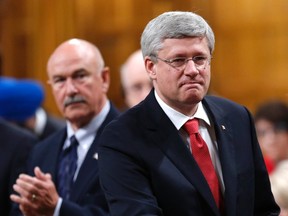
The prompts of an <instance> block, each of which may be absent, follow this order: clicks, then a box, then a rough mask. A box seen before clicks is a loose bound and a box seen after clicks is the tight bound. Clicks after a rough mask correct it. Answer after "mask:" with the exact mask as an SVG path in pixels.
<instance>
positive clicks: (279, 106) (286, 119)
mask: <svg viewBox="0 0 288 216" xmlns="http://www.w3.org/2000/svg"><path fill="white" fill-rule="evenodd" d="M254 119H255V126H256V131H257V137H258V141H259V144H260V147H261V149H262V152H263V155H264V157H265V160H266V162H267V165H268V167H267V168H268V169H269V166H270V172H271V171H272V170H273V167H274V166H276V165H277V164H278V163H279V162H281V161H282V160H286V159H288V105H287V104H286V103H285V102H283V101H280V100H271V101H267V102H265V103H263V104H261V105H259V107H258V109H256V112H255V114H254ZM269 162H270V163H269ZM269 164H270V165H269Z"/></svg>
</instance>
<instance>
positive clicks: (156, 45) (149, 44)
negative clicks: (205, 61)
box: [141, 11, 215, 57]
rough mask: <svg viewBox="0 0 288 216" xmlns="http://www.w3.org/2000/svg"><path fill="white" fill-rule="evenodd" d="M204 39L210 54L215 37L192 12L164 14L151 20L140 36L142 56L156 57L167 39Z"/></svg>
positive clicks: (202, 20) (204, 23) (204, 22)
mask: <svg viewBox="0 0 288 216" xmlns="http://www.w3.org/2000/svg"><path fill="white" fill-rule="evenodd" d="M187 37H206V38H207V41H208V47H209V50H210V53H211V54H212V53H213V51H214V44H215V37H214V33H213V31H212V29H211V27H210V26H209V25H208V23H207V22H206V21H205V20H204V19H203V18H202V17H201V16H199V15H197V14H195V13H192V12H182V11H171V12H165V13H163V14H161V15H159V16H158V17H156V18H154V19H153V20H151V21H150V22H149V23H148V24H147V26H146V27H145V29H144V31H143V33H142V36H141V49H142V54H143V56H144V57H145V56H157V54H158V52H159V51H160V50H161V49H162V43H163V41H164V40H165V39H168V38H170V39H171V38H178V39H180V38H187Z"/></svg>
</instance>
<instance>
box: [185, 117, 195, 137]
mask: <svg viewBox="0 0 288 216" xmlns="http://www.w3.org/2000/svg"><path fill="white" fill-rule="evenodd" d="M184 129H185V130H186V132H187V133H188V134H189V135H191V134H195V133H198V130H199V121H198V119H196V118H194V119H191V120H188V121H187V122H186V123H185V124H184Z"/></svg>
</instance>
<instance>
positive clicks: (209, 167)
mask: <svg viewBox="0 0 288 216" xmlns="http://www.w3.org/2000/svg"><path fill="white" fill-rule="evenodd" d="M198 127H199V122H198V119H192V120H189V121H187V122H186V123H185V124H184V129H185V130H186V131H187V133H188V134H189V136H190V145H191V148H192V154H193V157H194V159H195V160H196V162H197V164H198V166H199V167H200V169H201V171H202V173H203V175H204V177H205V178H206V181H207V183H208V185H209V187H210V190H211V192H212V194H213V196H214V199H215V202H216V204H217V206H218V208H220V201H221V195H220V187H219V180H218V178H217V175H216V172H215V169H214V166H213V164H212V160H211V157H210V154H209V150H208V147H207V144H206V143H205V141H204V140H203V139H202V137H201V135H200V134H199V131H198Z"/></svg>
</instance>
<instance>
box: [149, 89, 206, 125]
mask: <svg viewBox="0 0 288 216" xmlns="http://www.w3.org/2000/svg"><path fill="white" fill-rule="evenodd" d="M154 93H155V97H156V100H157V102H158V103H159V105H160V107H161V108H162V109H163V111H164V112H165V114H166V115H167V116H168V118H169V119H170V120H171V121H172V123H173V124H174V126H175V127H176V128H177V130H180V128H181V127H182V126H183V125H184V124H185V122H187V121H188V120H189V119H193V118H198V119H201V120H203V121H204V122H206V124H208V125H209V126H211V123H210V120H209V118H208V115H207V113H206V111H205V109H204V107H203V104H202V102H201V101H200V102H199V103H198V104H197V106H198V107H197V110H196V113H195V114H194V115H193V116H186V115H184V114H182V113H180V112H178V111H177V110H175V109H173V108H172V107H170V106H168V105H167V104H166V103H165V102H164V101H163V100H162V99H161V98H160V97H159V95H158V94H157V92H156V91H154Z"/></svg>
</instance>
